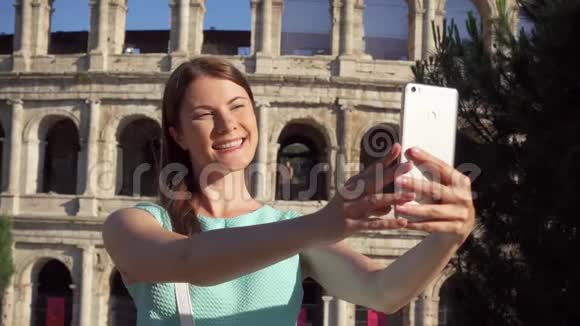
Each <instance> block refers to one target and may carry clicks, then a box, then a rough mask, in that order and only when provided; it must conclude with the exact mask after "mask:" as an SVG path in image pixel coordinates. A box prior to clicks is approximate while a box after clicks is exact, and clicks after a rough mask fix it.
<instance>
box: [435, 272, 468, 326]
mask: <svg viewBox="0 0 580 326" xmlns="http://www.w3.org/2000/svg"><path fill="white" fill-rule="evenodd" d="M465 281H466V280H465V279H464V278H462V277H461V275H460V274H457V273H452V274H451V275H447V277H446V278H445V279H444V281H443V282H440V284H439V285H438V287H437V293H436V295H437V296H436V297H433V299H434V300H433V301H434V303H436V319H437V321H438V324H439V325H469V324H472V321H471V320H470V319H471V318H470V314H469V312H468V311H466V309H465V306H463V305H462V302H463V301H464V299H465V298H464V296H465V295H466V294H467V293H469V290H468V288H469V285H468V283H465ZM466 292H467V293H466ZM467 295H469V294H467Z"/></svg>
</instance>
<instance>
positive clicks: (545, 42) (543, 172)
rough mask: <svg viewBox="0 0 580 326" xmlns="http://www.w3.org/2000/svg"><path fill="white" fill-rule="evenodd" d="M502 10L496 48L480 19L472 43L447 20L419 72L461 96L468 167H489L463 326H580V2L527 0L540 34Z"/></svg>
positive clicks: (462, 256)
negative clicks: (579, 303)
mask: <svg viewBox="0 0 580 326" xmlns="http://www.w3.org/2000/svg"><path fill="white" fill-rule="evenodd" d="M497 5H498V9H499V11H500V16H499V17H498V19H497V20H495V21H494V22H493V27H494V28H493V30H494V44H493V51H488V49H487V48H486V45H485V42H484V38H483V36H482V35H483V33H482V26H481V24H478V22H477V21H476V19H475V18H474V17H473V15H469V17H468V20H467V22H466V25H467V29H468V32H469V38H468V39H467V40H462V39H461V38H460V37H459V33H458V31H457V27H456V25H455V23H454V22H451V23H450V24H449V25H447V24H446V23H445V24H444V26H443V29H442V30H436V31H435V32H434V37H435V39H436V44H437V48H436V52H435V53H433V55H432V56H431V57H430V58H429V59H428V60H425V61H422V62H417V64H416V65H415V67H414V68H413V72H414V75H415V79H416V81H417V82H420V83H426V84H435V85H441V86H447V87H453V88H456V89H457V90H458V91H459V94H460V103H459V115H460V121H461V122H460V130H459V132H458V145H457V147H458V148H457V153H458V155H457V156H458V157H457V162H458V164H460V163H463V162H470V163H475V164H477V165H478V166H479V167H480V168H481V171H482V174H481V175H480V176H479V177H478V178H477V179H476V180H475V182H474V185H473V187H474V190H475V191H476V194H477V198H476V202H475V203H476V207H477V212H478V217H477V218H478V227H477V229H476V231H475V232H474V234H477V236H472V237H470V239H468V241H467V242H466V243H465V245H464V247H463V248H462V249H461V250H460V252H459V253H458V257H457V259H456V260H455V261H454V264H455V267H456V268H457V270H458V276H459V278H460V279H461V280H462V284H463V286H462V288H460V289H459V290H458V293H456V294H457V295H458V296H460V297H461V298H462V301H461V302H460V304H461V309H460V311H462V312H463V313H459V312H458V313H457V316H456V317H457V320H458V321H457V323H456V325H459V324H467V323H469V325H526V326H527V325H580V310H579V309H577V307H576V306H577V301H578V300H577V298H578V293H580V260H578V258H577V256H578V252H580V239H579V235H578V230H579V225H580V218H579V216H578V215H580V214H579V213H578V210H577V206H576V203H577V202H576V201H577V200H578V198H579V191H578V190H579V189H580V141H579V140H580V128H579V127H580V42H579V41H580V1H578V0H526V1H520V2H519V5H520V6H521V9H522V11H523V13H524V15H525V16H526V17H527V18H528V19H529V20H530V21H531V22H533V24H534V26H535V27H534V31H533V32H532V33H530V34H529V35H528V34H526V33H524V32H523V30H521V31H518V33H515V34H514V33H513V32H512V31H511V26H512V25H511V19H512V18H513V17H512V16H511V14H510V13H509V11H508V10H507V5H506V1H505V0H500V1H498V2H497ZM454 325H455V324H454Z"/></svg>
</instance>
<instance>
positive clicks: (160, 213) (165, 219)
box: [130, 202, 173, 231]
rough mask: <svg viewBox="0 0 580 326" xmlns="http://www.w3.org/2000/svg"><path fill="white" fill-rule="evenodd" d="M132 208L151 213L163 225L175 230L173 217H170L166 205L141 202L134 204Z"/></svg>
mask: <svg viewBox="0 0 580 326" xmlns="http://www.w3.org/2000/svg"><path fill="white" fill-rule="evenodd" d="M130 208H136V209H141V210H144V211H146V212H148V213H149V214H150V215H152V216H153V218H155V220H157V222H159V224H161V226H163V228H165V229H167V230H169V231H173V227H172V225H171V219H170V218H169V213H168V212H167V210H166V209H165V207H163V206H161V205H160V204H158V203H154V202H139V203H137V204H135V205H133V206H132V207H130Z"/></svg>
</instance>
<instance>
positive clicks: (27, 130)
mask: <svg viewBox="0 0 580 326" xmlns="http://www.w3.org/2000/svg"><path fill="white" fill-rule="evenodd" d="M45 119H52V121H57V120H59V119H70V120H71V121H72V122H74V124H75V126H76V128H77V130H80V125H81V121H80V119H79V118H78V117H77V116H76V115H75V114H73V113H72V112H70V111H68V110H64V109H56V110H51V111H49V112H47V113H45V114H37V115H34V116H33V117H32V118H31V119H29V120H28V121H27V122H26V123H25V126H24V129H23V131H22V140H23V141H24V142H29V141H37V140H40V138H39V137H38V136H39V135H42V134H45V133H46V131H47V130H46V128H47V127H49V125H44V126H43V127H44V129H43V128H42V127H41V122H42V121H44V120H45Z"/></svg>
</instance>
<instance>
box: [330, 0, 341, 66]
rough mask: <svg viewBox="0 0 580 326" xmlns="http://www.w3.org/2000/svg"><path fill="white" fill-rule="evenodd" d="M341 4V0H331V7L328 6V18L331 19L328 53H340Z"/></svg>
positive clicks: (336, 54) (334, 54)
mask: <svg viewBox="0 0 580 326" xmlns="http://www.w3.org/2000/svg"><path fill="white" fill-rule="evenodd" d="M342 6H343V4H342V3H341V0H332V2H331V7H330V20H331V22H332V23H331V32H330V45H331V46H330V48H331V51H330V53H331V54H332V55H333V56H338V55H339V54H340V42H341V40H340V39H341V35H340V34H341V33H340V30H341V28H340V26H341V20H342V17H341V16H342V15H341V14H340V12H341V8H342Z"/></svg>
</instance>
